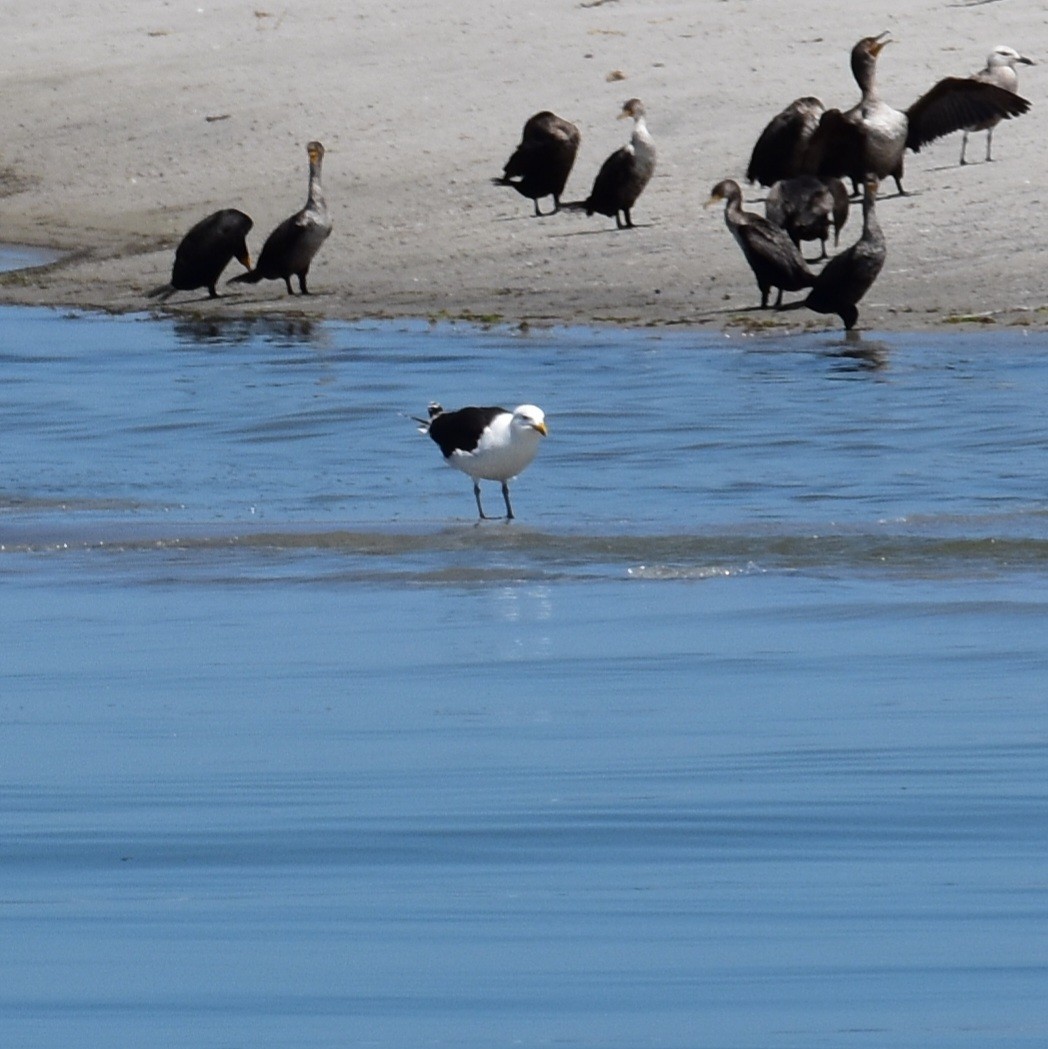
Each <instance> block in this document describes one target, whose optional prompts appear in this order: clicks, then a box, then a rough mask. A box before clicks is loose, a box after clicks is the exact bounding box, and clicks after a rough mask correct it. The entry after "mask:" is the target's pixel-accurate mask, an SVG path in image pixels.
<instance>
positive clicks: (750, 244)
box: [706, 178, 815, 309]
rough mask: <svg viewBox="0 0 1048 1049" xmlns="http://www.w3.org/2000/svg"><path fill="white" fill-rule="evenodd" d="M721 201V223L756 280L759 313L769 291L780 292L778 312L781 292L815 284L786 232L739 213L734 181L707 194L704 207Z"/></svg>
mask: <svg viewBox="0 0 1048 1049" xmlns="http://www.w3.org/2000/svg"><path fill="white" fill-rule="evenodd" d="M720 200H723V201H724V202H725V205H724V222H725V224H726V225H727V227H728V229H729V230H731V235H732V236H733V237H734V238H735V240H736V242H737V243H738V245H739V247H740V248H742V253H743V255H745V256H746V261H747V262H748V263H749V264H750V269H752V270H753V275H754V276H755V277H756V278H757V287H758V288H760V291H761V308H762V309H763V308H764V307H766V306H767V305H768V294H769V292H770V291H771V289H772V288H778V289H779V295H778V298H777V299H776V300H775V308H776V309H778V308H779V307H780V306H781V305H782V293H783V291H800V290H801V289H802V288H810V287H811V286H812V285H813V284H814V282H815V274H814V273H813V272H812V271H811V270H810V269H809V268H808V264H807V263H806V262H805V261H804V259H803V257H802V256H801V253H800V250H799V249H798V248H797V245H796V244H794V243H793V241H792V240H790V238H789V237H788V236H787V235H786V231H785V230H784V229H782V228H781V227H780V226H776V225H775V224H774V223H771V222H769V221H768V220H767V219H766V218H764V217H763V216H762V215H755V214H753V213H752V212H749V211H743V210H742V189H741V188H740V187H739V184H738V183H737V182H736V181H735V180H734V179H730V178H729V179H724V181H723V182H718V183H717V185H715V186H714V187H713V189H712V191H711V192H710V199H709V200H708V201H707V202H706V206H707V207H709V205H711V204H715V203H717V202H718V201H720Z"/></svg>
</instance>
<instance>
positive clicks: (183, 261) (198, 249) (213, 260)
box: [149, 208, 252, 299]
mask: <svg viewBox="0 0 1048 1049" xmlns="http://www.w3.org/2000/svg"><path fill="white" fill-rule="evenodd" d="M251 226H252V222H251V219H250V218H249V217H248V216H247V215H245V214H244V213H243V212H242V211H237V209H236V208H223V209H222V210H221V211H216V212H214V213H213V214H211V215H208V216H207V218H205V219H201V220H200V221H199V222H198V223H197V224H196V225H195V226H193V228H192V229H190V231H189V232H188V233H187V234H186V235H185V236H184V237H183V238H182V242H181V243H180V244H179V245H178V247H177V248H176V249H175V264H174V266H172V268H171V281H170V283H168V284H161V285H160V287H158V288H154V289H153V290H152V291H151V292H149V296H150V297H151V298H159V299H166V298H167V297H168V296H169V295H173V294H174V293H175V292H176V291H192V290H194V289H195V288H207V293H208V295H210V296H211V298H213V299H217V298H218V297H219V296H218V292H217V291H216V290H215V285H216V284H217V283H218V278H219V277H220V276H221V275H222V271H223V270H224V269H225V268H226V266H227V264H228V263H229V260H230V259H236V260H237V262H239V263H240V264H241V265H243V266H245V267H246V268H247V269H251V256H250V255H249V254H248V250H247V235H248V231H249V230H250V229H251Z"/></svg>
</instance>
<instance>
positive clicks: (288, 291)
mask: <svg viewBox="0 0 1048 1049" xmlns="http://www.w3.org/2000/svg"><path fill="white" fill-rule="evenodd" d="M284 283H285V284H286V285H287V293H288V295H294V294H295V293H294V292H293V291H292V290H291V278H290V277H285V278H284Z"/></svg>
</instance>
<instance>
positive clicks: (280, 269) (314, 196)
mask: <svg viewBox="0 0 1048 1049" xmlns="http://www.w3.org/2000/svg"><path fill="white" fill-rule="evenodd" d="M306 154H307V155H308V157H309V196H308V197H307V198H306V206H305V207H304V208H303V209H302V210H301V211H299V212H296V213H295V214H294V215H292V216H291V217H290V218H287V219H284V221H283V222H281V223H280V225H279V226H277V228H276V229H275V230H273V232H272V233H270V235H269V236H268V237H267V238H266V242H265V244H263V245H262V251H261V252H260V253H259V256H258V262H257V263H256V264H255V268H254V269H253V270H251V271H249V272H248V273H241V274H240V275H239V276H236V277H233V278H232V279H231V280H230V281H229V283H230V284H234V283H242V284H257V283H258V282H259V281H260V280H283V282H284V283H285V284H286V285H287V291H288V294H289V295H292V294H294V293H293V292H292V290H291V278H292V277H298V289H299V291H300V292H301V293H302V294H303V295H308V294H309V289H308V288H307V287H306V275H307V274H308V273H309V264H310V263H311V262H312V261H313V256H314V255H316V253H317V251H318V250H319V249H320V245H321V244H323V243H324V241H325V240H326V239H327V237H328V234H329V233H330V232H331V218H330V217H329V215H328V210H327V204H326V203H325V201H324V192H323V190H322V189H321V188H320V166H321V163H322V162H323V160H324V147H323V146H322V145H321V144H320V143H319V142H310V143H309V144H308V145H307V146H306Z"/></svg>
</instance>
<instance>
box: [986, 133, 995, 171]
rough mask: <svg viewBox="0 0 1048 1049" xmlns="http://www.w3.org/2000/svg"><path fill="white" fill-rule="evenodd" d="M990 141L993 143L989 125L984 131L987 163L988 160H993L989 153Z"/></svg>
mask: <svg viewBox="0 0 1048 1049" xmlns="http://www.w3.org/2000/svg"><path fill="white" fill-rule="evenodd" d="M992 143H993V128H992V127H991V128H988V129H987V131H986V160H987V163H989V161H991V160H993V157H992V156H991V155H990V146H991V144H992Z"/></svg>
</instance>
